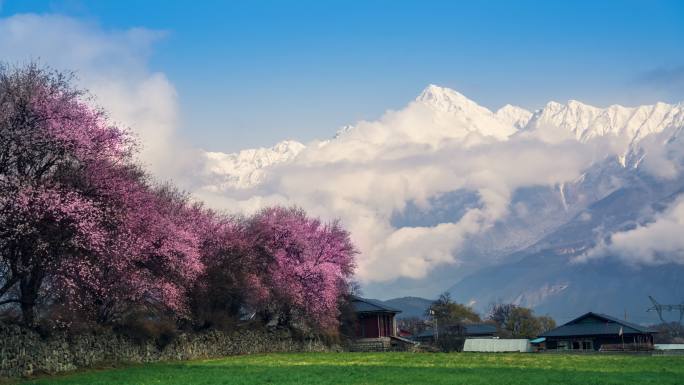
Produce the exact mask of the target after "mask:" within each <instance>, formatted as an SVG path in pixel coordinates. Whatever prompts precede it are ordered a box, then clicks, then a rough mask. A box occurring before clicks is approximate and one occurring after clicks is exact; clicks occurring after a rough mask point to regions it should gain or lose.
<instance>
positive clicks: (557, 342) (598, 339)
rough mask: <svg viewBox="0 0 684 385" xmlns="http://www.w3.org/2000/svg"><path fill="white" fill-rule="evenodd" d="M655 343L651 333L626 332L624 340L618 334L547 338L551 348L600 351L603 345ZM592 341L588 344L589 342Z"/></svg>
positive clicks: (547, 344) (547, 345) (548, 347)
mask: <svg viewBox="0 0 684 385" xmlns="http://www.w3.org/2000/svg"><path fill="white" fill-rule="evenodd" d="M623 341H624V344H625V345H626V346H627V345H630V344H631V345H633V344H646V345H653V336H652V335H650V334H625V335H624V340H623V338H622V337H620V336H618V335H598V336H596V335H591V336H573V337H549V338H547V339H546V348H547V349H549V350H582V351H587V350H593V351H598V350H600V349H601V347H602V346H603V345H622V343H623ZM589 342H590V343H591V345H590V346H587V343H589Z"/></svg>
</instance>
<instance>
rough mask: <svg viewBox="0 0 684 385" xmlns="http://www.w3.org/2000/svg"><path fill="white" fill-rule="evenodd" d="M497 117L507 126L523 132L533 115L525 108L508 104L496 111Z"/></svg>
mask: <svg viewBox="0 0 684 385" xmlns="http://www.w3.org/2000/svg"><path fill="white" fill-rule="evenodd" d="M496 116H497V117H498V118H499V119H500V120H502V121H503V122H504V123H506V124H507V125H509V126H512V127H515V129H516V130H521V129H523V128H525V127H526V126H527V123H528V122H529V121H530V118H531V117H532V113H531V112H530V111H527V110H526V109H524V108H521V107H518V106H513V105H510V104H506V105H505V106H503V107H501V108H499V109H498V110H497V111H496Z"/></svg>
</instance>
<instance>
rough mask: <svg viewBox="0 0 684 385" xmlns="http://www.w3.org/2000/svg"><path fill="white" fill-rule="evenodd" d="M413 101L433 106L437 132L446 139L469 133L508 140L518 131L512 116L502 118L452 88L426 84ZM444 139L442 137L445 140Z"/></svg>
mask: <svg viewBox="0 0 684 385" xmlns="http://www.w3.org/2000/svg"><path fill="white" fill-rule="evenodd" d="M414 104H418V105H422V106H425V107H427V108H428V109H430V110H431V111H432V112H433V114H434V118H433V119H434V122H435V128H437V129H438V130H437V131H436V132H435V134H438V135H442V136H443V138H463V137H466V136H467V135H469V134H478V135H481V136H486V137H494V138H497V139H499V140H504V139H507V138H508V137H509V136H511V135H512V134H514V133H515V132H516V131H517V127H516V126H515V125H514V123H515V121H517V119H514V121H513V122H511V121H509V119H501V118H500V117H498V116H497V115H495V114H494V113H493V112H492V111H490V110H489V109H487V108H485V107H482V106H480V105H479V104H477V103H476V102H474V101H472V100H470V99H468V98H467V97H465V96H464V95H462V94H460V93H459V92H457V91H454V90H452V89H450V88H446V87H439V86H436V85H434V84H431V85H429V86H427V88H425V89H424V90H423V92H421V94H420V95H419V96H418V97H417V98H416V100H415V102H414ZM443 138H442V139H443Z"/></svg>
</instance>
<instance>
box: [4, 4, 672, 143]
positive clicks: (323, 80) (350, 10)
mask: <svg viewBox="0 0 684 385" xmlns="http://www.w3.org/2000/svg"><path fill="white" fill-rule="evenodd" d="M1 4H2V6H1V7H2V9H1V11H0V16H1V17H8V16H11V15H13V14H17V13H39V14H46V13H49V14H62V15H67V16H70V17H73V18H76V19H79V20H83V21H84V22H87V23H90V24H93V25H96V26H97V28H101V29H103V30H105V31H108V30H127V29H130V28H133V27H142V28H145V29H152V30H160V31H164V34H163V36H162V37H161V38H160V39H159V40H158V41H157V42H156V43H155V44H154V45H153V49H152V51H151V52H150V57H149V61H150V62H149V66H150V67H151V69H152V70H153V71H159V72H163V73H164V74H166V76H167V77H168V78H169V80H170V82H171V83H172V84H173V85H174V86H175V88H176V90H177V93H178V98H179V105H180V109H181V110H180V115H181V121H182V123H181V125H180V131H181V133H182V134H183V136H184V137H186V138H188V140H190V141H191V143H192V145H195V146H199V147H202V148H205V149H210V150H220V151H234V150H238V149H241V148H245V147H254V146H269V145H271V144H273V143H275V142H277V141H279V140H281V139H285V138H292V139H298V140H301V141H307V140H311V139H314V138H325V137H329V136H331V135H332V134H333V133H334V131H335V130H336V129H337V128H338V127H340V126H342V125H345V124H349V123H354V122H355V121H357V120H360V119H374V118H377V117H378V116H379V115H381V114H382V113H383V112H384V111H385V110H386V109H389V108H399V107H401V106H403V105H405V104H406V103H407V102H408V101H409V100H411V99H412V98H414V97H415V96H416V95H417V94H418V93H419V92H420V91H421V89H422V88H424V87H425V86H426V85H427V84H429V83H435V84H439V85H443V86H448V87H451V88H454V89H456V90H458V91H460V92H461V93H463V94H465V95H466V96H468V97H470V98H471V99H474V100H475V101H477V102H479V103H480V104H482V105H485V106H487V107H489V108H492V109H496V108H498V107H500V106H501V105H503V104H505V103H512V104H518V105H521V106H523V107H526V108H529V109H534V108H538V107H540V106H542V105H543V104H544V103H546V102H547V101H549V100H558V101H565V100H568V99H578V100H581V101H584V102H587V103H591V104H597V105H607V104H612V103H620V104H628V105H633V104H642V103H653V102H655V101H658V100H662V101H667V102H677V101H682V100H684V2H682V1H573V2H562V1H471V2H465V1H396V0H395V1H372V0H369V1H356V2H353V1H291V2H285V1H230V2H229V1H123V0H119V1H78V0H70V1H37V0H36V1H34V0H24V1H18V0H6V1H4V2H2V3H1Z"/></svg>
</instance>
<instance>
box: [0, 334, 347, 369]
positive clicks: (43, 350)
mask: <svg viewBox="0 0 684 385" xmlns="http://www.w3.org/2000/svg"><path fill="white" fill-rule="evenodd" d="M333 349H335V348H331V347H330V346H327V345H325V344H324V343H323V342H321V341H320V340H316V339H306V340H301V339H294V338H292V336H291V335H290V334H288V333H286V332H258V331H249V330H247V331H239V332H235V333H225V332H218V331H211V332H206V333H193V334H181V335H179V336H177V337H176V338H175V339H174V340H173V341H172V342H170V343H169V344H168V345H166V346H164V347H161V348H160V347H159V346H157V344H156V342H153V341H150V342H144V343H138V342H135V341H133V340H132V339H130V338H128V337H126V336H122V335H120V334H116V333H114V332H97V333H95V332H90V333H84V334H80V335H72V334H69V333H56V334H54V335H52V336H50V337H46V338H43V337H41V336H40V335H39V334H38V333H36V332H34V331H32V330H28V329H25V328H21V327H19V326H15V325H4V324H2V323H0V378H1V377H19V376H30V375H33V374H42V373H50V374H52V373H58V372H64V371H69V370H74V369H77V368H85V367H91V366H97V365H103V364H116V363H131V362H133V363H137V362H154V361H166V360H190V359H203V358H217V357H223V356H229V355H236V354H251V353H266V352H303V351H329V350H333Z"/></svg>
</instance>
